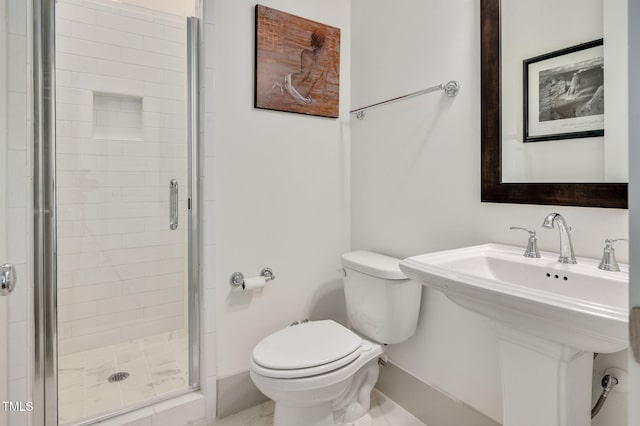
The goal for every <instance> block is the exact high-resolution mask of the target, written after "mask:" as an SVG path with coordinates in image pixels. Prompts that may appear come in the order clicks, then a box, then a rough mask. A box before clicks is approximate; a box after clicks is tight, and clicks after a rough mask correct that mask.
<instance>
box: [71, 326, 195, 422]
mask: <svg viewBox="0 0 640 426" xmlns="http://www.w3.org/2000/svg"><path fill="white" fill-rule="evenodd" d="M120 371H126V372H128V373H129V377H128V378H127V379H126V380H124V381H121V382H119V383H109V382H108V380H107V379H108V378H109V376H110V375H112V374H113V373H116V372H120ZM188 384H189V360H188V336H187V333H186V331H185V330H177V331H173V332H170V333H164V334H159V335H156V336H150V337H146V338H144V339H138V340H132V341H129V342H125V343H121V344H118V345H114V346H108V347H104V348H100V349H94V350H91V351H86V352H80V353H75V354H70V355H65V356H61V357H60V358H59V360H58V393H59V413H58V418H59V423H60V424H61V425H65V424H66V425H69V424H74V423H77V422H78V421H79V420H81V419H90V418H95V417H99V416H100V415H101V414H105V413H109V412H113V411H118V410H120V409H121V408H123V407H127V406H132V405H136V404H140V403H141V402H143V401H147V400H150V399H155V398H157V397H159V396H161V395H163V394H168V393H172V392H176V391H179V390H181V389H186V388H187V387H188Z"/></svg>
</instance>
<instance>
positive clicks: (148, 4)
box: [113, 0, 195, 16]
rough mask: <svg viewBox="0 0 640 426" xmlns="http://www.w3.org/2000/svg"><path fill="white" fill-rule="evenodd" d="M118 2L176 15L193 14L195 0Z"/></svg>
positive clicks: (135, 0)
mask: <svg viewBox="0 0 640 426" xmlns="http://www.w3.org/2000/svg"><path fill="white" fill-rule="evenodd" d="M113 1H116V0H113ZM118 2H119V3H127V4H131V5H134V6H139V7H144V8H147V9H152V10H157V11H160V12H164V13H170V14H172V15H177V16H195V0H118Z"/></svg>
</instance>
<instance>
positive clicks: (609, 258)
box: [598, 238, 629, 272]
mask: <svg viewBox="0 0 640 426" xmlns="http://www.w3.org/2000/svg"><path fill="white" fill-rule="evenodd" d="M616 241H629V240H628V239H627V238H616V239H611V238H607V239H606V240H604V244H605V245H604V253H602V260H601V261H600V264H599V265H598V269H602V270H603V271H613V272H619V271H620V266H618V261H617V260H616V250H615V249H614V248H613V243H615V242H616Z"/></svg>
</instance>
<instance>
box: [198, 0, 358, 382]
mask: <svg viewBox="0 0 640 426" xmlns="http://www.w3.org/2000/svg"><path fill="white" fill-rule="evenodd" d="M209 4H210V3H207V4H206V5H205V10H206V8H207V7H208V5H209ZM263 4H264V5H265V6H268V7H273V8H275V9H279V10H283V11H285V12H288V13H291V14H294V15H298V16H301V17H304V18H307V19H311V20H314V21H318V22H322V23H325V24H328V25H332V26H335V27H339V28H341V30H342V40H341V59H340V118H339V119H328V118H320V117H309V116H304V115H299V114H290V113H284V112H275V111H266V110H258V109H254V108H253V81H254V74H253V70H254V6H255V1H249V0H242V1H216V2H213V5H214V23H213V24H212V26H211V27H210V28H211V30H213V31H215V33H214V34H215V36H214V38H215V46H210V45H209V46H207V48H206V52H205V55H206V61H207V67H209V68H208V69H207V71H206V75H205V79H206V84H209V82H211V81H215V90H214V92H213V98H212V99H211V98H207V100H206V101H205V104H206V106H205V115H206V118H205V122H204V128H205V144H206V147H205V150H206V151H207V152H206V156H207V158H206V160H205V169H206V170H213V171H214V182H213V187H211V186H208V187H207V186H206V187H205V198H206V199H208V200H209V201H208V202H207V204H206V205H205V211H206V219H205V220H207V221H214V229H211V230H209V231H207V230H205V232H210V233H211V234H208V235H205V239H207V240H206V241H209V242H213V243H214V244H209V245H208V248H205V256H204V257H203V260H202V261H203V267H204V269H205V286H206V285H210V283H211V280H213V279H215V283H216V285H215V287H216V291H215V297H216V298H217V309H216V310H217V324H218V328H217V331H216V333H217V347H218V361H217V363H218V374H219V375H220V376H225V375H228V374H233V373H236V372H239V371H243V370H244V371H246V370H247V369H248V366H249V357H250V354H251V351H252V349H253V347H254V346H255V344H256V343H258V342H259V341H260V340H261V339H262V338H263V337H265V336H267V335H268V334H269V333H272V332H273V331H275V330H277V329H280V328H282V327H284V326H286V325H288V324H289V323H291V322H292V321H294V320H299V319H303V318H305V317H309V318H318V317H322V318H326V317H334V318H340V317H343V316H344V314H343V312H344V302H343V292H342V281H341V275H340V274H339V273H338V272H337V269H338V268H340V256H341V254H342V253H344V252H345V251H347V250H348V249H349V217H350V216H349V213H350V212H349V184H348V179H349V128H348V122H349V116H348V111H349V105H350V102H349V96H350V90H349V81H350V72H349V69H350V66H349V57H350V44H351V41H350V31H349V15H350V8H349V2H345V1H342V0H330V1H324V2H315V1H314V2H310V1H308V2H299V1H295V0H270V1H266V2H264V3H263ZM205 13H206V11H205ZM205 31H206V29H205ZM212 49H213V52H212V51H211V50H212ZM211 191H212V192H211ZM207 197H208V198H207ZM265 266H269V267H271V268H273V270H274V273H275V275H276V280H275V281H273V282H271V283H269V285H268V286H267V287H266V288H265V289H264V290H263V291H261V292H260V291H257V292H249V293H241V292H238V291H236V290H233V289H232V288H231V287H230V286H229V284H228V282H229V277H230V276H231V274H232V273H233V272H235V271H240V272H242V273H244V274H245V275H246V276H255V275H257V274H258V273H259V271H260V269H261V268H262V267H265ZM214 277H215V278H214ZM205 297H212V295H211V296H209V295H207V294H205ZM205 326H207V325H205Z"/></svg>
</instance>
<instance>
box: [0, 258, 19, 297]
mask: <svg viewBox="0 0 640 426" xmlns="http://www.w3.org/2000/svg"><path fill="white" fill-rule="evenodd" d="M15 286H16V270H15V268H14V267H13V265H11V264H10V263H7V264H5V265H2V266H0V296H8V295H9V293H11V292H12V291H13V289H14V288H15Z"/></svg>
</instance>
